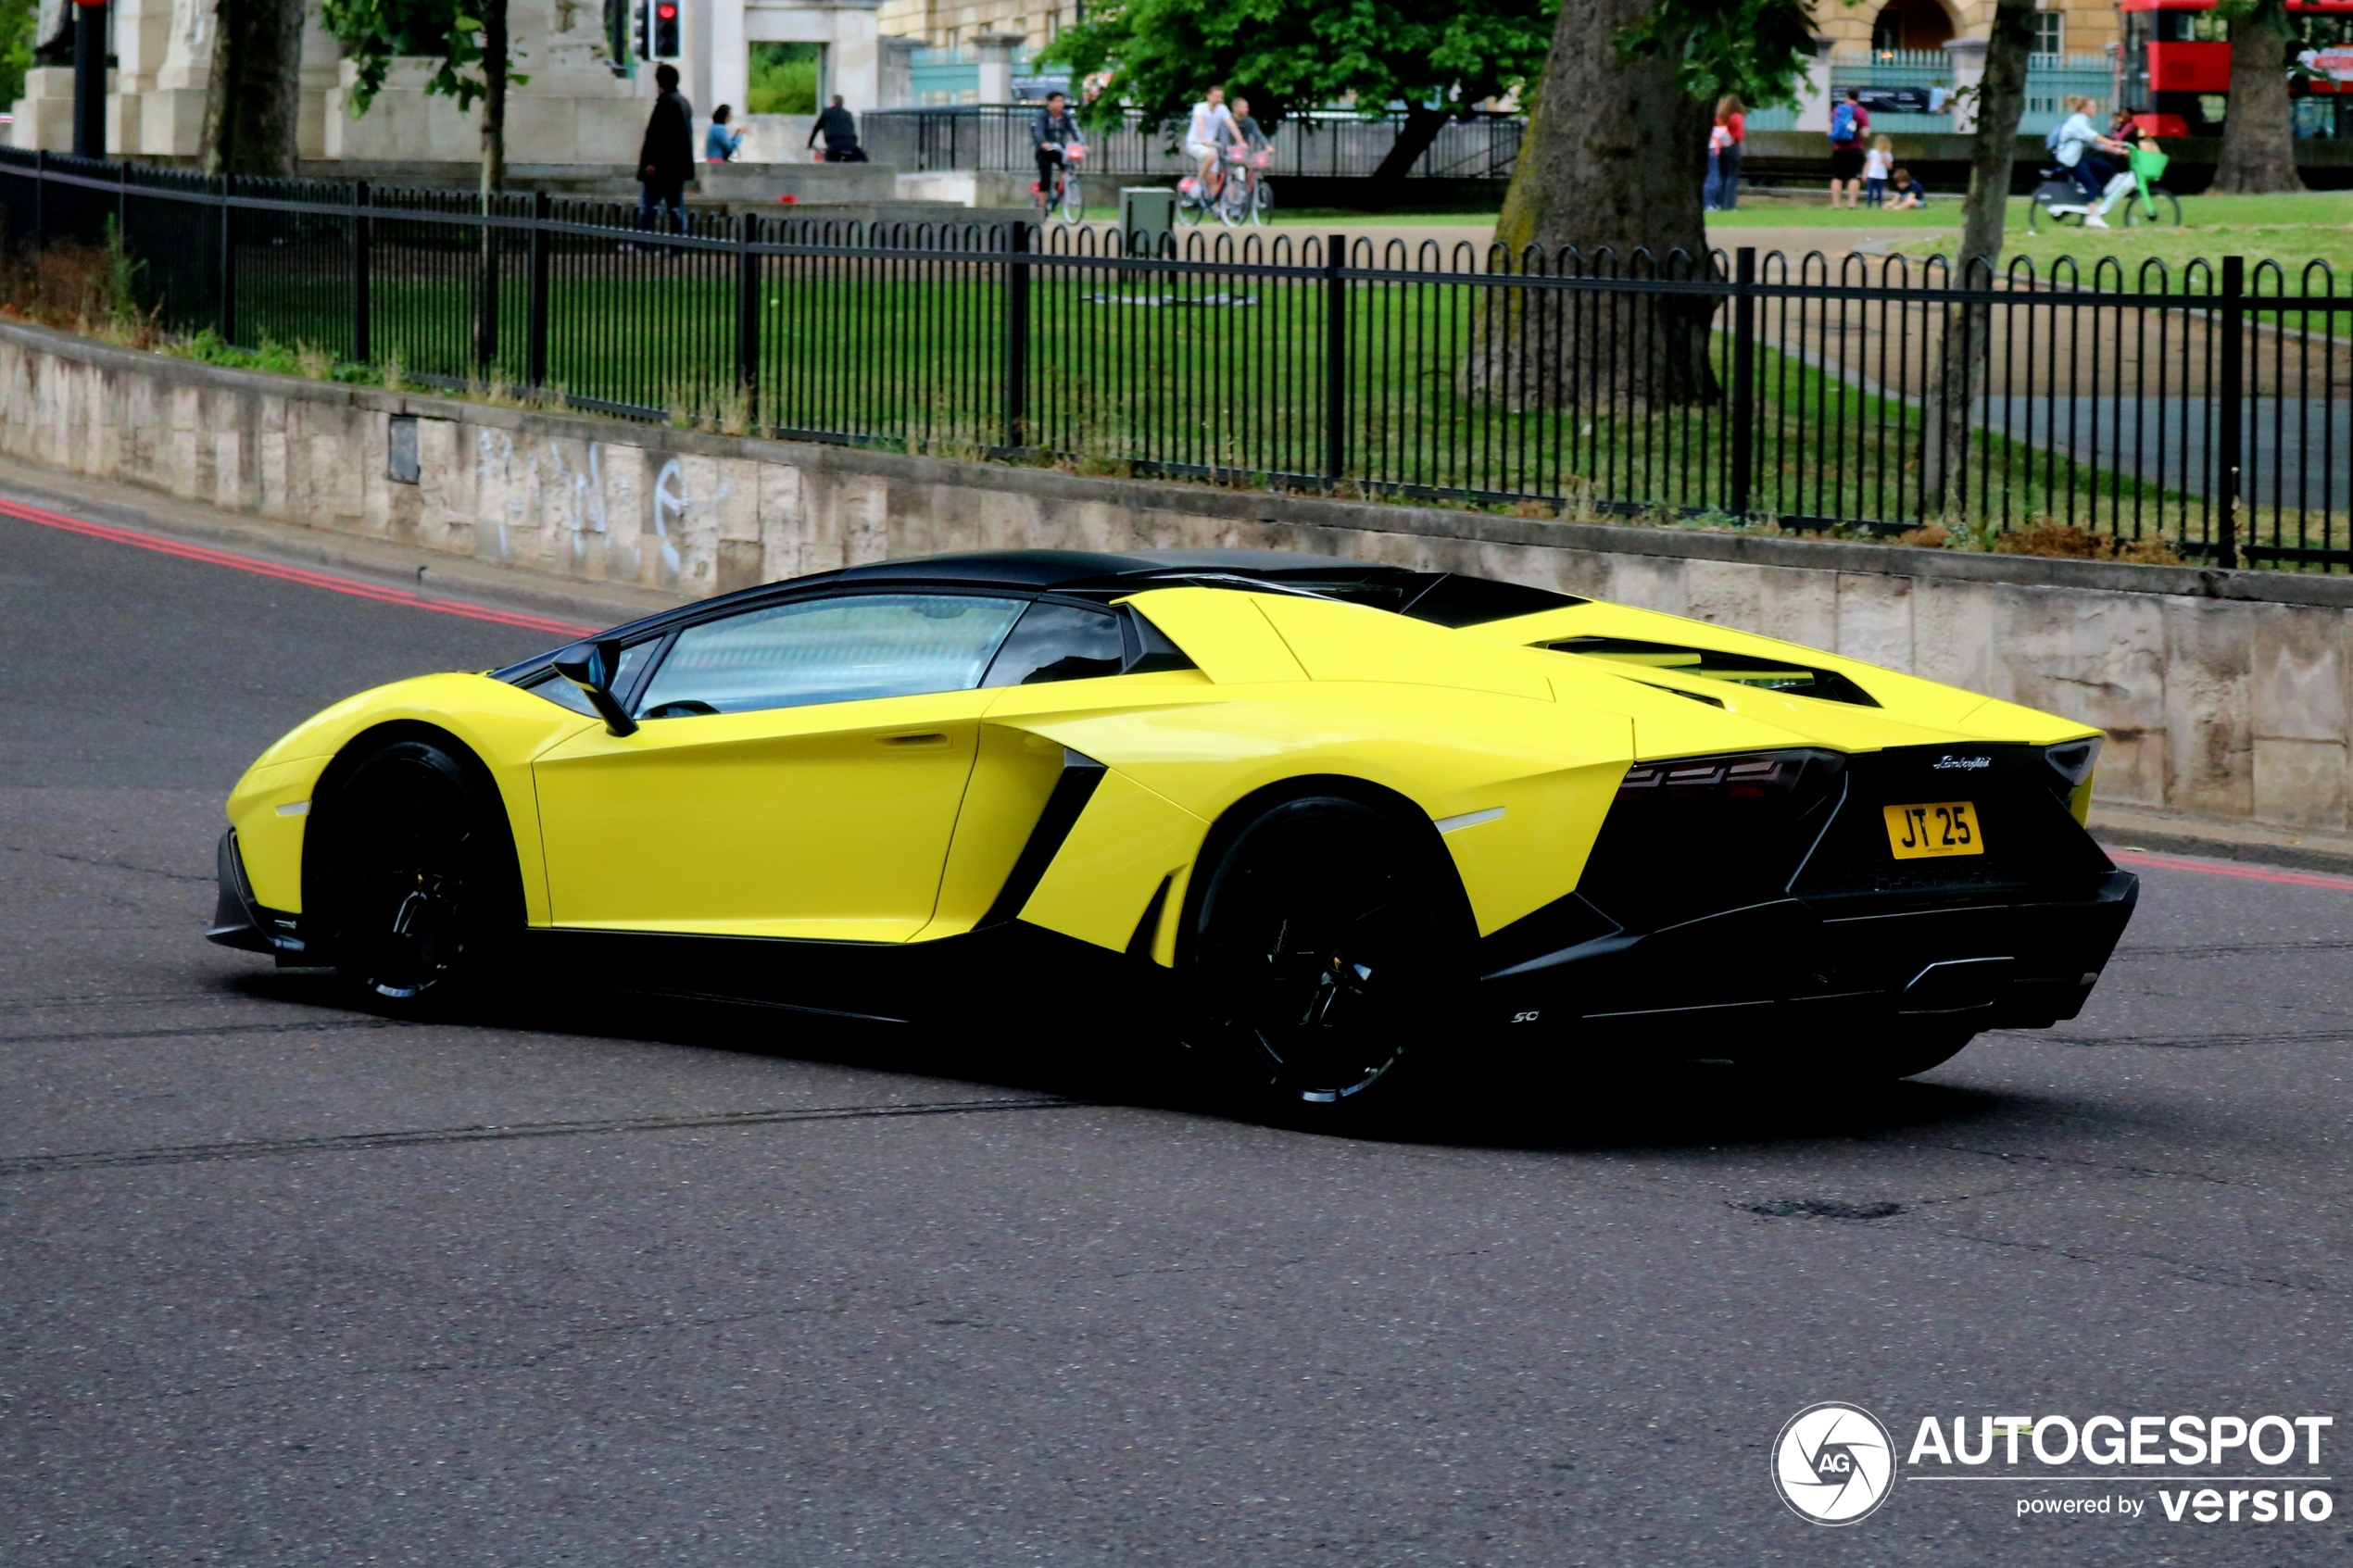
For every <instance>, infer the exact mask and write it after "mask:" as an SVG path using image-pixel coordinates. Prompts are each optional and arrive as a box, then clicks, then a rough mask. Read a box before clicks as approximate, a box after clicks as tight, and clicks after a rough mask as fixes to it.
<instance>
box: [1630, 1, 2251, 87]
mask: <svg viewBox="0 0 2353 1568" xmlns="http://www.w3.org/2000/svg"><path fill="white" fill-rule="evenodd" d="M2269 3H2270V4H2272V5H2277V4H2279V3H2280V0H2269ZM1617 48H1618V52H1619V53H1620V54H1621V55H1625V56H1635V55H1660V56H1666V57H1667V58H1669V59H1672V60H1674V61H1676V62H1677V69H1676V80H1677V81H1678V82H1680V83H1681V84H1682V88H1683V91H1684V92H1685V93H1687V94H1690V95H1691V96H1692V97H1693V98H1694V99H1697V100H1698V101H1699V102H1701V103H1712V102H1714V101H1715V100H1716V99H1718V98H1719V97H1721V96H1723V95H1724V94H1727V93H1736V94H1740V96H1741V97H1742V98H1743V100H1745V101H1746V102H1747V103H1748V105H1749V107H1752V108H1756V107H1764V106H1768V105H1774V104H1794V103H1796V102H1797V84H1798V82H1799V81H1800V80H1801V79H1802V78H1803V77H1804V75H1805V73H1806V62H1807V61H1808V60H1809V59H1811V58H1812V57H1813V54H1814V19H1813V18H1812V16H1811V15H1809V14H1808V9H1807V6H1806V0H1654V4H1653V5H1652V6H1651V8H1650V10H1649V11H1648V12H1647V13H1645V14H1644V16H1643V18H1642V20H1641V21H1640V22H1638V23H1636V24H1635V25H1634V26H1632V27H1630V28H1629V29H1627V30H1626V31H1624V32H1623V33H1621V34H1619V35H1618V39H1617Z"/></svg>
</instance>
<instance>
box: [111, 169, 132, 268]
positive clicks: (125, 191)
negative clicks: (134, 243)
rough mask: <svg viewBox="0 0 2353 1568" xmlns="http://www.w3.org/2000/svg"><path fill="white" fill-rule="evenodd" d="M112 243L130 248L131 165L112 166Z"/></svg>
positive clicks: (125, 248) (126, 248) (126, 249)
mask: <svg viewBox="0 0 2353 1568" xmlns="http://www.w3.org/2000/svg"><path fill="white" fill-rule="evenodd" d="M114 243H115V244H116V245H120V246H121V247H122V248H123V249H124V250H125V251H128V250H129V249H130V248H131V165H130V164H129V163H127V162H125V163H118V164H116V165H115V166H114Z"/></svg>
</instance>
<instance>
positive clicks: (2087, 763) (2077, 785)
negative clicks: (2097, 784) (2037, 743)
mask: <svg viewBox="0 0 2353 1568" xmlns="http://www.w3.org/2000/svg"><path fill="white" fill-rule="evenodd" d="M2043 760H2044V761H2045V762H2048V763H2049V764H2050V765H2051V771H2053V772H2055V773H2057V775H2058V776H2059V777H2060V778H2061V779H2063V780H2065V781H2066V787H2065V788H2064V789H2061V790H2060V791H2059V793H2060V794H2061V795H2072V794H2074V793H2075V792H2076V791H2077V790H2078V789H2081V788H2082V785H2083V781H2084V780H2085V779H2088V778H2090V777H2091V776H2092V770H2093V769H2094V768H2095V767H2097V766H2098V765H2099V760H2100V737H2099V736H2097V735H2094V736H2093V737H2092V738H2091V739H2089V740H2070V741H2065V742H2062V743H2061V744H2059V745H2057V746H2045V747H2044V748H2043Z"/></svg>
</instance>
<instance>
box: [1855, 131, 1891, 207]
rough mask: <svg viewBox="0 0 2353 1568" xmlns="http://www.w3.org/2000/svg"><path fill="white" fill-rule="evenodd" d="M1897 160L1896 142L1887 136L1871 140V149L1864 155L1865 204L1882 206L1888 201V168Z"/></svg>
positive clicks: (1866, 205) (1867, 205)
mask: <svg viewBox="0 0 2353 1568" xmlns="http://www.w3.org/2000/svg"><path fill="white" fill-rule="evenodd" d="M1894 161H1895V143H1894V141H1893V140H1892V139H1890V138H1889V137H1885V136H1877V137H1874V138H1872V140H1871V150H1870V151H1869V153H1866V154H1865V155H1864V156H1863V205H1864V206H1865V207H1881V206H1883V205H1885V203H1886V201H1887V170H1888V168H1889V166H1890V165H1892V164H1893V163H1894Z"/></svg>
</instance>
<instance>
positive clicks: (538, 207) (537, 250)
mask: <svg viewBox="0 0 2353 1568" xmlns="http://www.w3.org/2000/svg"><path fill="white" fill-rule="evenodd" d="M555 205H556V204H555V198H554V197H552V196H550V195H548V194H547V192H546V191H534V192H532V193H531V283H530V288H529V292H528V293H527V294H526V295H524V297H523V350H522V360H523V370H522V374H523V381H524V383H526V384H527V385H529V386H530V387H531V388H532V389H533V390H534V391H537V390H538V389H539V388H541V387H543V386H546V385H547V274H548V270H549V261H550V259H551V257H550V255H549V253H550V251H551V250H552V249H553V247H554V243H555V242H554V240H553V238H552V237H551V236H550V235H549V234H548V232H547V224H548V221H549V220H550V219H551V217H552V216H553V214H554V211H555Z"/></svg>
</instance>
